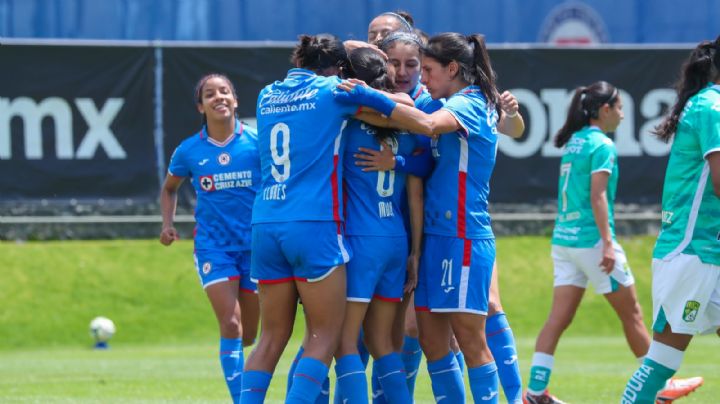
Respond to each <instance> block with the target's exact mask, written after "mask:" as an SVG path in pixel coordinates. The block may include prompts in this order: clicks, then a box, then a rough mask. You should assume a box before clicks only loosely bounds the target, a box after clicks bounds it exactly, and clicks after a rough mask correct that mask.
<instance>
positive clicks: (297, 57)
mask: <svg viewBox="0 0 720 404" xmlns="http://www.w3.org/2000/svg"><path fill="white" fill-rule="evenodd" d="M299 40H300V41H299V42H298V44H297V45H296V46H295V49H294V50H293V53H292V58H291V61H292V63H293V64H294V65H296V66H298V67H301V68H303V69H308V70H312V71H314V72H317V73H319V72H321V71H322V70H325V69H327V68H330V67H338V68H340V67H343V66H347V53H346V52H345V47H344V46H343V43H342V41H340V39H338V37H336V36H335V35H332V34H317V35H312V36H311V35H304V34H303V35H300V37H299Z"/></svg>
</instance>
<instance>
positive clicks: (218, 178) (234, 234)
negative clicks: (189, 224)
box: [168, 121, 260, 251]
mask: <svg viewBox="0 0 720 404" xmlns="http://www.w3.org/2000/svg"><path fill="white" fill-rule="evenodd" d="M168 173H169V174H170V175H173V176H176V177H190V178H191V182H192V185H193V187H194V188H195V192H196V194H197V205H196V207H195V221H196V222H197V225H196V227H195V248H196V249H214V250H226V251H233V250H238V251H239V250H249V249H250V240H251V235H250V231H251V228H250V220H251V215H252V207H253V202H254V200H255V194H256V193H257V192H258V189H259V186H260V156H259V154H258V138H257V132H256V131H255V129H253V128H251V127H248V126H246V125H243V124H242V123H241V122H239V121H236V122H235V133H234V134H232V135H231V136H230V137H229V138H228V139H226V140H225V142H223V143H219V142H217V141H215V140H214V139H212V138H211V137H209V136H208V134H207V131H206V128H203V129H202V130H201V131H200V132H198V133H197V134H195V135H194V136H192V137H190V138H188V139H186V140H184V141H183V142H182V143H181V144H180V145H179V146H178V147H177V149H175V152H174V153H173V155H172V157H171V158H170V166H169V167H168Z"/></svg>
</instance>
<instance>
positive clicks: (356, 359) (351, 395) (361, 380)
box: [335, 354, 368, 404]
mask: <svg viewBox="0 0 720 404" xmlns="http://www.w3.org/2000/svg"><path fill="white" fill-rule="evenodd" d="M335 374H336V375H337V385H338V386H340V387H339V388H340V392H341V393H340V394H341V397H342V402H343V403H349V404H352V403H362V404H367V402H368V396H367V378H366V376H365V366H363V363H362V360H360V355H357V354H352V355H345V356H343V357H340V358H338V359H337V360H336V361H335Z"/></svg>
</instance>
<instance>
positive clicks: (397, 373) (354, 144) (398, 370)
mask: <svg viewBox="0 0 720 404" xmlns="http://www.w3.org/2000/svg"><path fill="white" fill-rule="evenodd" d="M349 59H350V63H349V68H348V69H347V71H343V72H342V73H343V74H342V76H343V77H354V78H358V79H360V80H363V81H364V82H365V83H367V84H368V85H369V86H370V87H373V88H377V89H381V90H385V91H390V90H392V87H393V83H392V79H391V77H390V76H389V75H388V73H387V67H386V63H385V60H384V58H383V57H382V56H380V54H378V53H377V52H375V51H374V50H371V49H368V48H361V49H357V50H355V51H353V52H351V53H350V55H349ZM405 97H407V95H406V96H405ZM407 98H408V101H409V97H407ZM347 137H348V140H347V146H346V147H347V149H346V150H347V151H346V156H345V161H344V174H343V175H344V190H345V192H346V194H345V203H346V204H345V215H346V221H345V235H346V236H347V242H348V244H349V246H350V248H351V249H352V251H353V254H354V256H353V259H352V260H351V261H350V262H349V263H348V264H347V300H348V304H347V308H346V312H345V323H344V324H343V332H342V337H341V341H340V347H339V349H338V352H337V354H336V361H337V364H336V366H335V370H336V373H337V378H338V386H339V390H340V392H341V398H342V402H348V403H356V402H357V403H367V401H368V397H367V382H366V378H365V372H364V370H365V365H364V364H363V362H362V360H361V358H360V355H359V353H358V336H359V333H360V328H361V326H364V329H365V333H364V341H365V344H366V346H367V348H368V350H369V352H370V354H371V355H372V356H373V358H374V359H375V362H374V363H375V369H376V370H377V372H376V374H377V376H378V380H379V383H380V386H381V389H382V391H383V392H384V396H385V399H386V400H387V402H390V403H409V402H411V401H412V400H411V397H410V394H409V392H408V389H407V385H406V381H405V369H404V365H403V362H402V360H401V358H400V355H399V354H398V353H397V352H395V349H394V347H393V343H392V338H391V337H392V336H391V333H390V330H391V329H392V324H393V321H394V319H395V313H396V307H397V306H398V305H399V304H400V301H401V299H402V297H403V292H406V293H408V292H410V291H411V290H412V289H414V287H415V283H416V280H417V260H415V261H412V260H411V262H407V259H408V242H407V235H406V230H405V226H404V224H403V213H404V212H403V211H402V210H401V209H402V208H401V206H402V198H404V197H405V193H404V192H403V191H404V188H405V186H406V175H405V173H404V172H400V171H395V170H387V171H374V172H364V171H362V169H361V167H360V166H357V165H355V164H354V158H353V154H354V153H355V151H356V150H358V148H361V147H362V148H366V149H371V150H381V149H383V148H388V149H390V150H392V151H394V152H398V153H405V154H409V153H410V152H411V151H412V150H413V149H414V143H415V138H414V137H413V136H410V135H407V134H398V133H397V131H394V130H390V129H387V128H377V127H373V126H371V125H367V124H365V123H362V122H360V121H358V120H355V119H353V120H351V121H350V122H349V123H348V129H347ZM407 187H408V189H409V192H408V195H422V191H421V190H420V191H418V190H413V189H412V187H416V188H421V187H422V182H421V181H419V180H418V179H416V180H415V181H411V180H410V179H408V181H407ZM409 202H410V206H409V209H410V211H411V216H412V218H414V220H411V221H412V223H413V224H414V226H413V229H412V233H414V235H413V238H412V240H413V243H412V253H411V256H414V257H417V256H419V255H420V240H421V234H422V215H423V209H422V199H421V197H420V198H414V199H411V200H410V201H409ZM406 272H407V280H406ZM403 284H405V287H404V288H403Z"/></svg>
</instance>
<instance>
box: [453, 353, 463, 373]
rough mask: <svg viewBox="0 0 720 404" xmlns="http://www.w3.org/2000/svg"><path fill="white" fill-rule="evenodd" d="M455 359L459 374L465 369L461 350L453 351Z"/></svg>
mask: <svg viewBox="0 0 720 404" xmlns="http://www.w3.org/2000/svg"><path fill="white" fill-rule="evenodd" d="M455 360H457V363H458V367H460V374H462V373H463V372H464V371H465V355H463V353H462V351H457V353H455Z"/></svg>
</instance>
